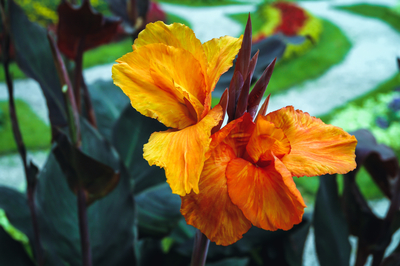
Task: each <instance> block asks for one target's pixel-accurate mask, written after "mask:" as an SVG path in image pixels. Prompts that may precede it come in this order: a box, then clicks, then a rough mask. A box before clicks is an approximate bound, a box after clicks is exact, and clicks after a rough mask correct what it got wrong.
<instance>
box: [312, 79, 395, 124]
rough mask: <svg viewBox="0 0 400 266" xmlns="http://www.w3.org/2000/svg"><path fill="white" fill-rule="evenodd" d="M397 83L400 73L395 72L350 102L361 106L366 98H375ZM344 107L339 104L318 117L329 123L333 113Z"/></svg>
mask: <svg viewBox="0 0 400 266" xmlns="http://www.w3.org/2000/svg"><path fill="white" fill-rule="evenodd" d="M399 85H400V73H397V74H395V75H394V76H393V77H392V78H390V79H388V80H386V81H384V82H382V83H381V84H379V85H378V86H377V87H376V88H375V89H373V90H371V91H370V92H368V93H366V94H364V95H363V96H361V97H359V98H356V99H355V100H353V101H352V102H351V103H352V104H355V105H357V106H360V107H361V106H363V103H364V102H365V101H366V100H367V99H369V98H375V99H376V98H377V97H378V95H379V94H381V93H388V92H391V91H393V89H394V88H395V87H397V86H399ZM345 108H346V106H341V107H338V108H335V109H333V110H332V111H331V112H330V113H329V114H326V115H323V116H320V117H319V118H320V119H321V120H322V121H324V122H325V123H329V121H331V120H332V119H333V118H334V116H335V113H337V112H339V111H342V110H343V109H345Z"/></svg>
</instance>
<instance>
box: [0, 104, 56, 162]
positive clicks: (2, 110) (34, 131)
mask: <svg viewBox="0 0 400 266" xmlns="http://www.w3.org/2000/svg"><path fill="white" fill-rule="evenodd" d="M15 104H16V109H17V116H18V121H19V125H20V127H21V132H22V137H23V140H24V143H25V146H26V148H27V149H29V150H39V149H48V148H49V147H50V139H51V136H50V128H49V126H47V125H46V124H45V123H44V122H43V121H42V120H40V118H39V117H38V116H37V115H36V114H35V113H34V112H33V111H32V109H31V108H30V107H29V106H28V104H26V103H25V102H23V101H21V100H16V101H15ZM16 150H17V149H16V145H15V140H14V135H13V133H12V129H11V121H10V113H9V110H8V102H7V101H0V154H4V153H9V152H15V151H16Z"/></svg>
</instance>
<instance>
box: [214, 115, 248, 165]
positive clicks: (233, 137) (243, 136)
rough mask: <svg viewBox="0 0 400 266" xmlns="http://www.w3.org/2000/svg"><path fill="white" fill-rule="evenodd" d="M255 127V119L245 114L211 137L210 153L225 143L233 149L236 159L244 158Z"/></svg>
mask: <svg viewBox="0 0 400 266" xmlns="http://www.w3.org/2000/svg"><path fill="white" fill-rule="evenodd" d="M254 127H255V125H254V123H253V118H252V117H251V116H250V114H248V113H245V114H244V115H243V116H242V117H240V118H238V119H236V120H233V121H231V122H230V123H229V124H227V125H226V126H225V127H223V128H222V129H221V130H219V131H217V132H216V133H215V134H213V135H212V136H211V138H212V142H211V145H210V151H211V150H212V149H213V148H214V147H216V146H218V145H219V144H220V143H221V142H224V143H226V144H227V145H229V146H230V147H231V148H232V149H233V151H234V152H235V155H236V157H242V156H243V154H244V153H245V152H246V145H247V143H248V142H249V139H250V136H251V133H252V132H253V130H254Z"/></svg>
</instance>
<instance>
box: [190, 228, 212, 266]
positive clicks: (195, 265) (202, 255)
mask: <svg viewBox="0 0 400 266" xmlns="http://www.w3.org/2000/svg"><path fill="white" fill-rule="evenodd" d="M209 245H210V240H209V239H208V238H207V237H206V236H205V235H204V234H203V233H202V232H200V230H198V229H197V231H196V235H195V236H194V245H193V253H192V262H191V263H190V266H204V265H205V264H206V259H207V252H208V246H209Z"/></svg>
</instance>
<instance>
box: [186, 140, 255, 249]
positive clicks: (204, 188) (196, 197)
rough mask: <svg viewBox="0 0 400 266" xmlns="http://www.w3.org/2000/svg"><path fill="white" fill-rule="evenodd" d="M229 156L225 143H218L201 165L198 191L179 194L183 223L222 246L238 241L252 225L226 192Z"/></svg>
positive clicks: (231, 153) (231, 151)
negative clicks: (197, 192) (182, 195)
mask: <svg viewBox="0 0 400 266" xmlns="http://www.w3.org/2000/svg"><path fill="white" fill-rule="evenodd" d="M232 158H236V156H235V154H234V152H233V150H232V149H231V148H230V147H229V146H228V145H226V144H224V143H221V144H220V145H218V146H217V147H216V148H215V149H214V150H213V151H212V154H211V156H210V158H209V159H208V160H207V161H206V162H205V164H204V168H203V172H202V174H201V177H200V182H199V189H200V193H199V194H195V193H194V192H192V193H190V194H189V195H187V196H184V197H181V199H182V205H181V213H182V215H183V216H184V217H185V219H186V222H187V223H188V224H190V225H193V226H194V227H196V228H198V229H199V230H200V231H201V232H202V233H203V234H205V235H206V236H207V238H208V239H210V240H211V241H213V242H215V243H216V244H217V245H224V246H226V245H230V244H233V243H235V242H236V241H238V240H239V239H240V238H242V235H243V234H244V233H246V232H247V231H248V230H249V229H250V227H251V223H250V222H249V220H247V219H246V217H245V216H244V215H243V213H242V211H241V210H240V209H239V208H238V207H237V206H236V205H235V204H233V203H232V202H231V199H230V198H229V195H228V190H227V185H226V177H225V170H226V166H227V165H228V163H229V161H230V160H231V159H232Z"/></svg>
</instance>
